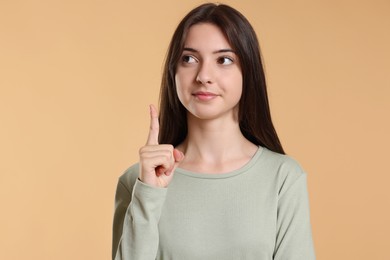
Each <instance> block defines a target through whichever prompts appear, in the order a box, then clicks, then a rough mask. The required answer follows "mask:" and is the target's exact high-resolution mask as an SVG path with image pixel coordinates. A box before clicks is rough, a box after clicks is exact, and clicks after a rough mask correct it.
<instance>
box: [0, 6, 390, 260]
mask: <svg viewBox="0 0 390 260" xmlns="http://www.w3.org/2000/svg"><path fill="white" fill-rule="evenodd" d="M223 2H224V3H227V4H230V5H232V6H233V7H235V8H237V9H238V10H240V11H241V12H242V13H243V14H244V15H245V16H246V17H247V18H248V19H249V20H250V21H251V23H252V24H253V26H254V28H255V30H256V31H257V33H258V36H259V39H260V43H261V48H262V54H263V58H264V63H265V69H266V74H267V80H268V87H269V96H270V102H271V111H272V115H273V119H274V122H275V125H276V128H277V131H278V133H279V135H280V138H281V140H282V143H283V145H284V147H285V150H286V151H287V153H288V154H289V155H291V156H292V157H294V158H295V159H297V160H298V161H299V162H300V163H301V165H302V166H303V167H304V169H305V170H306V171H307V172H308V176H309V192H310V203H311V217H312V224H313V233H314V239H315V246H316V252H317V258H318V259H319V260H328V259H332V260H345V259H353V260H360V259H361V260H363V259H364V260H366V259H370V260H387V259H390V253H389V251H388V246H389V238H388V237H389V233H390V225H389V219H390V213H389V205H390V203H389V201H390V200H389V198H390V196H389V189H390V187H389V183H390V170H389V164H388V163H389V145H390V138H389V133H390V122H389V118H390V116H389V114H390V102H389V99H390V50H389V46H390V33H389V32H390V15H389V14H390V2H389V1H388V0H361V1H356V0H331V1H329V0H327V1H325V0H324V1H309V0H294V1H290V0H281V1H266V0H260V1H259V0H257V1H249V0H229V1H223ZM200 3H203V2H202V1H180V0H165V1H152V2H151V1H132V0H128V1H124V0H118V1H108V0H100V1H98V0H55V1H53V0H41V1H29V0H24V1H22V0H12V1H10V0H0V210H1V211H0V259H9V260H13V259H41V260H52V259H58V260H69V259H72V260H73V259H94V260H98V259H102V260H103V259H110V254H111V232H112V231H111V227H112V216H113V208H114V194H115V188H116V183H117V180H118V177H119V176H120V175H121V174H122V173H123V172H124V171H125V169H126V168H127V167H129V166H130V165H132V164H133V163H135V162H137V160H138V149H139V147H140V146H142V145H144V143H145V141H146V137H147V131H148V124H149V118H148V105H149V104H150V103H154V104H157V102H158V93H159V85H160V78H161V71H162V64H163V60H164V57H165V53H166V50H167V47H168V43H169V40H170V37H171V35H172V33H173V31H174V29H175V27H176V25H177V24H178V22H179V20H180V19H181V18H182V17H183V16H184V14H186V13H187V12H188V11H189V10H190V9H192V8H193V7H195V6H197V5H198V4H200Z"/></svg>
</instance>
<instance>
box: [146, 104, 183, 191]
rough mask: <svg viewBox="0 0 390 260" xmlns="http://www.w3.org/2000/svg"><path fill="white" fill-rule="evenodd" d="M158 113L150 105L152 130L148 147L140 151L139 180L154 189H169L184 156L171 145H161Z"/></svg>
mask: <svg viewBox="0 0 390 260" xmlns="http://www.w3.org/2000/svg"><path fill="white" fill-rule="evenodd" d="M159 127H160V125H159V122H158V113H157V110H156V108H155V107H154V106H153V105H150V129H149V135H148V139H147V141H146V145H145V146H143V147H141V149H140V150H139V157H140V172H139V179H140V180H141V181H142V182H144V183H146V184H148V185H151V186H154V187H167V186H168V184H169V183H170V181H171V180H172V177H173V174H172V173H173V172H174V171H175V169H176V167H177V166H178V165H179V163H180V162H181V161H182V160H183V158H184V155H183V153H182V152H180V151H179V150H177V149H175V148H174V147H173V146H172V145H170V144H159V143H158V134H159Z"/></svg>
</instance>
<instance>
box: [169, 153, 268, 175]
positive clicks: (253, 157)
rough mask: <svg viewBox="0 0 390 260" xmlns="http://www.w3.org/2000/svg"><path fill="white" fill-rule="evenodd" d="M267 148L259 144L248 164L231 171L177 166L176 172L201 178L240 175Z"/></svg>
mask: <svg viewBox="0 0 390 260" xmlns="http://www.w3.org/2000/svg"><path fill="white" fill-rule="evenodd" d="M265 149H266V148H264V147H261V146H259V147H258V148H257V151H256V153H255V154H254V155H253V156H252V158H251V159H250V160H249V161H248V162H247V163H246V164H244V165H243V166H241V167H240V168H238V169H236V170H233V171H230V172H226V173H199V172H192V171H188V170H185V169H182V168H176V170H175V174H177V173H179V174H182V175H186V176H189V177H193V178H201V179H224V178H230V177H233V176H236V175H239V174H241V173H243V172H245V171H247V170H248V169H249V168H251V167H252V166H253V165H254V164H255V163H256V162H257V160H258V159H259V158H260V156H261V155H262V154H263V151H264V150H265Z"/></svg>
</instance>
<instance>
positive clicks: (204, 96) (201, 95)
mask: <svg viewBox="0 0 390 260" xmlns="http://www.w3.org/2000/svg"><path fill="white" fill-rule="evenodd" d="M192 95H193V96H194V97H196V98H197V99H199V100H201V101H208V100H212V99H214V98H216V97H218V95H217V94H215V93H212V92H204V91H197V92H195V93H193V94H192Z"/></svg>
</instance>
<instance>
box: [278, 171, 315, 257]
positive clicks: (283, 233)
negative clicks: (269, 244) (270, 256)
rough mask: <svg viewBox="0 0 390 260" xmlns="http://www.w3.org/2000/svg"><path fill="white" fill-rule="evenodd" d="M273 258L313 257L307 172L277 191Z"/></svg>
mask: <svg viewBox="0 0 390 260" xmlns="http://www.w3.org/2000/svg"><path fill="white" fill-rule="evenodd" d="M274 259H275V260H314V259H315V254H314V246H313V240H312V234H311V224H310V211H309V199H308V193H307V185H306V174H305V173H302V174H301V175H299V177H297V178H296V179H295V180H294V181H293V182H291V184H289V185H284V186H283V188H282V190H281V192H280V194H279V203H278V218H277V237H276V245H275V252H274Z"/></svg>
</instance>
